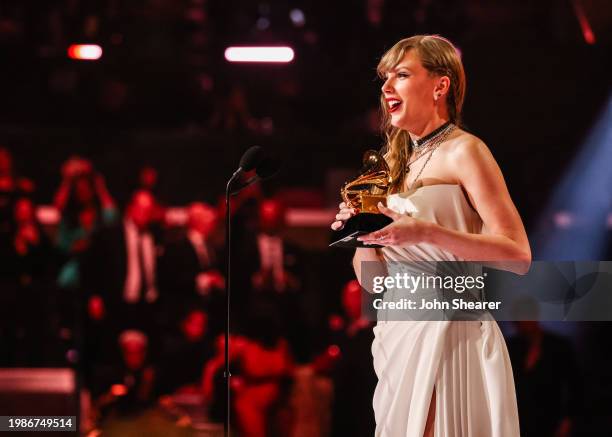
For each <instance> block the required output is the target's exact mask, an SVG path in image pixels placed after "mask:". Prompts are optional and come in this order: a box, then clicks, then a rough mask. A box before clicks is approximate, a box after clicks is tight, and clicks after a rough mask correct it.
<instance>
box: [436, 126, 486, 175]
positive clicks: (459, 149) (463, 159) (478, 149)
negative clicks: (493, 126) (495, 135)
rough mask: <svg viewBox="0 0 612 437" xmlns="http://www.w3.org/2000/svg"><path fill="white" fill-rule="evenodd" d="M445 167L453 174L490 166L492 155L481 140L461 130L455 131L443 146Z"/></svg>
mask: <svg viewBox="0 0 612 437" xmlns="http://www.w3.org/2000/svg"><path fill="white" fill-rule="evenodd" d="M444 155H445V157H446V165H448V166H449V169H452V171H453V172H465V171H469V168H472V169H473V168H474V166H476V167H479V166H481V165H485V166H488V165H492V164H493V163H494V162H495V159H494V158H493V154H492V153H491V150H490V149H489V147H488V146H487V145H486V144H485V142H484V141H483V140H481V139H480V138H478V137H477V136H476V135H473V134H471V133H469V132H466V131H464V130H462V129H456V130H455V132H453V134H452V136H451V137H450V138H449V140H448V141H447V143H446V144H444Z"/></svg>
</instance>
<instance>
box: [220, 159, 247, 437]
mask: <svg viewBox="0 0 612 437" xmlns="http://www.w3.org/2000/svg"><path fill="white" fill-rule="evenodd" d="M241 170H242V168H239V169H238V170H236V171H235V172H234V174H233V175H232V177H231V178H230V180H229V181H228V182H227V186H226V187H225V245H226V247H227V264H226V270H225V308H226V314H225V371H224V372H223V375H224V377H225V401H226V405H225V423H224V424H223V434H224V436H225V437H229V432H230V410H231V403H230V377H231V373H230V367H229V342H230V338H229V332H230V290H231V287H230V280H231V270H230V268H231V264H232V263H231V259H232V255H231V254H232V245H231V232H230V226H231V223H232V220H231V208H230V199H231V196H232V194H235V193H232V191H231V186H232V184H233V183H234V181H235V180H236V179H237V178H238V176H239V174H240V172H241Z"/></svg>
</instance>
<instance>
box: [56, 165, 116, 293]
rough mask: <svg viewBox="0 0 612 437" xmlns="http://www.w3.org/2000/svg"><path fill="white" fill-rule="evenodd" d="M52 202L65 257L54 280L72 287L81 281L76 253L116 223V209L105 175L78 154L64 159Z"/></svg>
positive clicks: (66, 286)
mask: <svg viewBox="0 0 612 437" xmlns="http://www.w3.org/2000/svg"><path fill="white" fill-rule="evenodd" d="M54 204H55V207H56V208H57V209H58V211H59V212H60V214H61V221H60V224H59V229H58V235H57V246H58V247H59V249H60V250H61V251H62V252H63V253H64V254H65V255H66V257H67V258H68V260H67V261H66V263H65V264H64V265H63V267H62V268H61V271H60V273H59V276H58V281H57V282H58V284H59V285H60V287H63V288H75V287H78V285H79V282H80V267H79V264H80V262H79V256H80V255H81V254H82V253H83V252H85V251H86V250H87V248H88V247H89V243H90V238H91V235H92V234H93V232H94V231H95V230H96V229H97V228H99V227H101V226H110V225H112V224H113V223H115V222H116V221H117V220H118V217H119V213H118V210H117V208H116V206H115V201H114V200H113V198H112V196H111V195H110V193H109V192H108V189H107V188H106V183H105V181H104V177H103V176H102V175H101V174H100V173H97V172H95V171H94V169H93V167H92V165H91V163H90V162H89V161H87V160H85V159H83V158H79V157H72V158H70V159H69V160H68V161H66V162H65V163H64V165H63V167H62V183H61V185H60V187H59V188H58V190H57V192H56V193H55V199H54Z"/></svg>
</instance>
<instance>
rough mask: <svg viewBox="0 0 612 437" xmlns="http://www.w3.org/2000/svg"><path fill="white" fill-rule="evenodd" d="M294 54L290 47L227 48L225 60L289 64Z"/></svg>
mask: <svg viewBox="0 0 612 437" xmlns="http://www.w3.org/2000/svg"><path fill="white" fill-rule="evenodd" d="M294 56H295V54H294V52H293V49H292V48H291V47H228V48H227V49H225V59H227V60H228V61H229V62H276V63H284V62H291V61H292V60H293V58H294Z"/></svg>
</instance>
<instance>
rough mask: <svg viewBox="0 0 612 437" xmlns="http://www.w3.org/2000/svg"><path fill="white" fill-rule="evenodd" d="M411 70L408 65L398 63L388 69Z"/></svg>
mask: <svg viewBox="0 0 612 437" xmlns="http://www.w3.org/2000/svg"><path fill="white" fill-rule="evenodd" d="M401 69H404V70H412V69H411V68H410V67H409V66H407V65H406V64H399V65H397V66H395V67H394V68H392V69H391V70H390V71H398V70H401Z"/></svg>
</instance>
